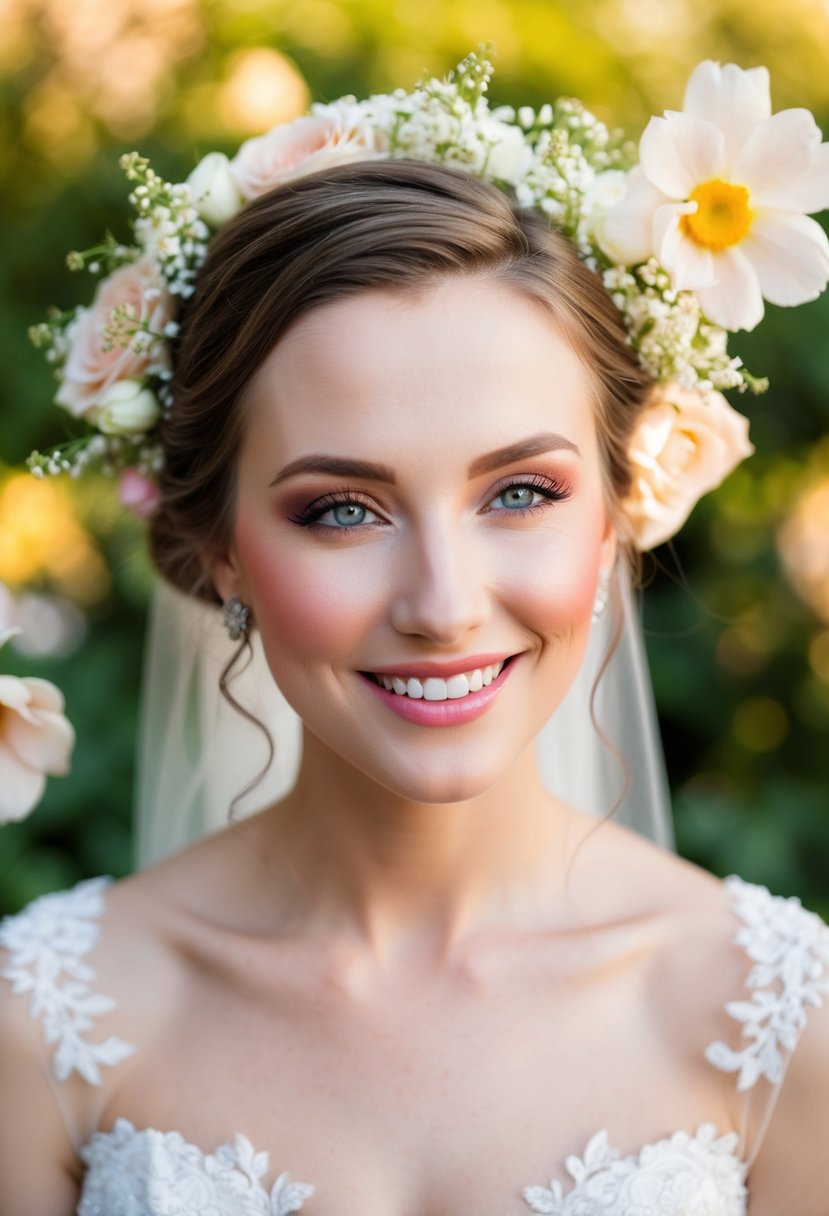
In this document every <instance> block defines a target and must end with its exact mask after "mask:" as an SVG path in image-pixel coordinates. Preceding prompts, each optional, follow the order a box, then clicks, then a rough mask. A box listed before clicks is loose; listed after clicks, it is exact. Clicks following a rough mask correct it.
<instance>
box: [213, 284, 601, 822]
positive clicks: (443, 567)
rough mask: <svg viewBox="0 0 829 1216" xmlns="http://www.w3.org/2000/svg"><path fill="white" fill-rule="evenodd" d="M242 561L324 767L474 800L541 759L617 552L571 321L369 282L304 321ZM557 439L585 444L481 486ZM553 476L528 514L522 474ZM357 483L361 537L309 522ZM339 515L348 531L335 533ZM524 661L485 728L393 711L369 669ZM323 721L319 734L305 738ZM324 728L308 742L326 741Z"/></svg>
mask: <svg viewBox="0 0 829 1216" xmlns="http://www.w3.org/2000/svg"><path fill="white" fill-rule="evenodd" d="M245 408H246V411H247V429H246V434H245V438H244V441H243V444H242V448H241V452H240V456H239V467H238V496H237V503H236V524H235V531H234V537H233V544H232V548H231V551H230V552H229V553H228V554H227V555H226V557H225V558H223V559H222V560H221V561H220V562H218V563H217V565H216V567H215V569H214V579H215V581H216V585H217V588H218V590H219V593H220V594H221V595H222V596H223V597H226V596H227V595H229V594H231V593H232V592H234V591H235V592H236V593H237V594H239V595H240V597H241V598H242V600H243V601H244V602H245V603H247V604H249V605H250V606H251V608H252V610H253V614H254V618H255V620H256V623H257V625H258V628H259V629H260V631H261V634H262V639H263V643H264V648H265V652H266V655H267V659H268V663H269V666H270V669H271V671H272V673H273V675H274V677H275V679H276V680H277V682H278V684H279V685H280V687H281V689H282V691H283V692H284V694H285V696H286V697H287V699H288V700H289V701H290V702H291V704H292V705H293V706H294V708H295V709H296V710H297V711H298V713H299V714H300V716H301V717H302V719H303V721H304V723H305V727H306V753H307V752H308V749H309V746H310V751H311V754H313V753H314V749H315V748H318V747H322V748H323V749H325V751H326V753H327V761H328V762H332V760H333V757H337V758H338V759H337V761H336V762H334V765H333V767H334V771H336V769H337V767H338V766H339V765H341V766H347V767H353V768H356V769H358V770H359V771H360V772H361V773H363V774H364V775H365V776H366V777H367V778H368V779H369V780H370V781H373V782H376V783H378V784H379V785H380V786H382V787H383V788H385V789H386V790H392V791H396V792H397V793H398V794H399V795H400V796H401V797H402V798H404V799H406V800H410V801H415V802H418V801H419V802H426V803H428V802H443V801H455V800H456V799H459V798H464V799H466V798H473V797H475V796H476V795H477V794H478V793H480V792H482V791H483V790H485V789H487V788H489V787H490V786H492V785H493V783H495V782H496V781H498V780H499V779H500V778H501V777H502V776H503V774H504V773H505V772H506V771H507V770H508V769H509V767H510V766H511V765H512V764H514V763H515V762H516V760H517V759H518V758H519V757H520V756H521V755H522V754H523V753H524V752H525V751H526V750H527V748H528V747H529V745H530V744H531V743H532V741H533V740H534V738H535V735H536V734H537V732H538V730H539V729H540V727H541V725H542V724H543V722H544V721H545V720H546V719H547V718H548V717H549V715H550V714H551V713H552V712H553V710H554V709H555V708H556V706H557V705H558V703H559V702H560V701H561V699H562V698H563V696H564V693H565V692H566V690H567V688H568V686H569V684H570V682H571V681H572V679H573V677H574V675H575V672H576V670H577V668H578V664H579V661H580V659H581V656H582V654H583V651H584V647H585V645H586V641H587V636H588V632H589V628H590V616H591V610H592V605H593V600H594V596H595V589H596V581H597V577H598V573H599V570H600V568H602V567H604V568H607V567H608V566H609V565H610V564H611V562H612V558H613V553H614V540H613V537H612V535H611V534H610V531H609V527H608V525H607V522H606V514H605V507H604V499H603V493H602V481H601V469H600V462H599V453H598V448H597V442H596V433H595V427H594V422H593V412H592V398H591V384H590V380H589V377H588V374H587V372H586V370H585V368H584V366H583V365H582V363H581V360H580V358H579V357H578V355H577V354H576V353H575V352H574V350H573V349H572V347H571V346H570V345H569V343H568V342H567V340H566V339H565V338H564V337H563V335H562V334H561V333H560V332H559V331H558V329H557V327H556V325H555V323H554V322H553V321H552V319H551V318H549V317H548V316H547V315H545V314H544V312H543V311H542V310H541V309H540V308H539V307H538V306H537V305H535V304H534V303H532V302H531V301H529V300H527V299H526V298H525V297H524V296H522V295H521V294H520V293H518V292H517V291H515V290H514V289H511V288H509V287H507V286H505V285H503V284H497V283H492V282H487V281H485V280H475V279H469V280H458V281H449V280H447V281H445V282H443V283H441V284H439V285H438V286H436V287H434V288H432V289H430V290H429V291H428V292H426V293H422V294H419V295H417V296H414V295H405V294H399V293H390V292H369V293H365V294H363V295H361V296H357V297H353V298H351V299H346V300H343V301H338V302H336V303H334V304H330V305H327V306H325V307H323V308H321V309H318V310H317V311H315V312H314V313H311V314H309V315H308V316H307V317H305V318H303V319H302V320H301V321H299V322H298V323H297V325H296V326H295V327H294V328H293V329H292V330H291V331H290V332H289V333H288V334H287V335H286V337H285V338H284V339H283V340H282V341H281V342H280V343H279V345H278V346H277V347H276V348H275V349H274V350H273V351H272V352H271V354H270V356H269V357H268V359H267V360H266V361H265V362H264V364H263V365H262V366H261V367H260V368H259V370H258V371H257V373H256V375H255V376H254V378H253V380H252V381H251V383H250V385H249V386H248V389H247V392H246V398H245ZM542 431H553V432H557V433H558V434H560V435H562V436H564V437H565V438H566V439H567V440H569V441H570V442H571V443H574V444H576V445H577V446H578V449H579V454H578V455H577V454H576V453H574V452H572V451H569V450H558V451H552V452H549V453H545V454H541V455H535V456H533V457H531V458H525V459H523V460H520V461H518V462H517V463H514V464H511V465H509V466H507V467H504V468H500V469H498V470H497V471H495V472H491V473H486V474H484V475H482V476H479V477H476V478H474V479H472V480H470V479H469V477H468V473H467V466H468V465H469V463H470V462H471V461H472V460H474V459H475V458H476V457H477V456H480V455H482V454H483V453H487V452H490V451H493V450H494V449H496V448H499V447H503V446H505V445H507V444H511V443H515V442H516V441H518V440H520V439H523V438H525V437H527V436H530V435H534V434H536V433H538V432H542ZM312 453H325V454H328V455H335V456H341V457H350V458H359V459H363V460H370V461H374V462H377V463H382V464H384V465H387V466H389V467H391V468H392V469H393V470H394V472H395V474H396V483H395V484H394V485H388V484H385V483H380V482H376V481H369V480H362V479H359V478H357V479H355V478H351V477H348V478H342V477H336V476H332V475H330V474H319V473H307V472H306V473H300V474H298V475H296V476H292V477H290V478H288V479H286V480H285V481H284V482H283V483H281V484H279V485H278V486H276V487H274V488H271V487H270V483H271V481H272V480H273V479H274V477H275V476H276V474H277V473H278V472H279V471H280V470H281V469H282V468H284V467H285V466H286V465H287V464H288V463H289V462H292V461H294V460H296V459H298V458H300V457H303V456H307V455H310V454H312ZM522 475H523V476H525V477H527V476H532V477H538V476H541V477H544V478H547V479H548V480H549V479H552V481H553V483H554V484H555V485H556V486H559V487H560V488H562V489H564V490H566V492H567V497H566V499H565V500H563V501H547V500H544V499H542V496H541V495H539V494H534V495H533V496H532V497H533V498H534V499H535V500H537V501H541V502H543V504H544V505H543V508H542V509H537V510H535V511H533V512H529V513H524V514H521V515H519V514H518V513H517V512H515V511H510V510H509V509H508V508H507V506H506V503H505V500H504V499H502V498H500V497H498V492H499V487H501V488H502V487H503V483H504V480H505V478H509V479H511V480H512V481H513V482H515V483H516V484H518V483H520V479H521V476H522ZM344 488H346V489H348V490H356V491H359V494H360V500H361V503H362V504H363V505H365V504H366V503H368V504H370V509H371V512H372V514H371V515H368V516H366V515H364V514H363V516H362V518H363V520H364V521H368V526H363V527H361V528H355V529H352V530H351V531H349V530H348V528H347V526H345V525H342V516H341V515H339V516H337V517H336V519H335V518H334V517H332V514H331V511H329V512H328V514H327V515H326V516H325V517H324V521H325V522H326V523H328V524H329V527H328V529H327V530H322V531H321V530H319V529H314V528H313V527H303V526H300V525H299V524H298V523H297V522H295V519H294V518H292V516H296V515H298V514H300V512H301V511H302V510H303V509H305V508H306V507H307V505H308V504H309V503H311V502H313V501H314V500H315V499H318V498H319V497H320V496H321V495H323V494H326V493H329V492H331V491H340V490H342V489H344ZM337 522H340V523H341V526H340V527H339V530H337V531H334V528H333V527H332V525H335V524H336V523H337ZM484 653H496V654H502V655H503V656H505V657H506V656H508V655H515V654H518V655H520V656H521V657H520V661H519V666H518V667H517V668H516V670H515V671H514V672H513V673H512V675H511V678H510V680H509V681H508V685H507V686H506V687H505V688H504V690H503V691H502V693H501V694H499V697H498V698H497V699H496V701H495V702H494V703H493V705H492V706H491V707H490V708H489V709H488V710H487V712H486V713H485V714H484V715H483V716H482V717H481V718H480V719H477V720H475V721H474V722H469V723H464V724H463V725H461V726H455V727H451V728H440V729H438V728H433V729H429V728H426V727H423V726H420V725H414V724H412V723H409V722H405V721H402V720H400V719H399V718H398V717H397V716H396V715H395V714H393V713H392V712H390V711H389V710H388V708H386V707H384V706H383V705H382V704H381V703H379V702H378V700H377V698H376V697H374V696H373V695H372V694H371V691H370V689H367V688H366V687H365V684H364V680H363V677H361V676H359V675H358V672H360V671H371V670H374V669H375V668H377V667H380V666H388V665H390V664H395V663H401V664H402V663H412V662H416V661H417V660H418V659H429V660H437V661H449V660H454V659H456V658H459V657H466V656H471V655H475V654H484ZM309 732H310V736H309ZM311 737H313V742H312V739H311Z"/></svg>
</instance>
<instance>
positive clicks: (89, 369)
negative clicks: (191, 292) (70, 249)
mask: <svg viewBox="0 0 829 1216" xmlns="http://www.w3.org/2000/svg"><path fill="white" fill-rule="evenodd" d="M119 312H120V313H121V315H122V318H123V319H124V321H125V323H126V324H127V326H128V327H131V328H135V329H136V337H135V340H130V339H128V338H126V337H124V338H123V339H119V341H117V342H115V343H112V342H111V341H110V331H111V328H112V325H113V317H114V316H117V315H118V313H119ZM172 314H173V303H172V298H171V296H170V295H169V293H168V292H167V291H166V290H165V289H164V285H163V282H162V281H161V280H160V279H159V277H158V275H157V273H156V271H155V268H154V266H153V265H152V263H151V261H150V260H149V259H148V258H140V259H139V260H138V261H137V262H130V263H128V264H127V265H126V266H120V267H119V268H118V270H115V271H113V273H112V274H111V275H109V276H108V278H106V279H104V280H103V281H102V282H101V283H100V284H99V285H98V290H97V291H96V293H95V299H94V300H93V302H92V305H91V307H89V308H79V309H78V310H77V313H76V316H75V320H74V321H73V322H72V324H71V325H70V326H69V328H68V330H67V332H66V339H67V342H68V344H69V355H68V358H67V360H66V364H65V365H64V368H63V372H62V375H61V386H60V388H59V390H58V392H57V394H56V396H55V401H56V402H57V403H58V405H62V406H64V407H65V408H66V409H68V410H69V411H70V413H72V414H75V415H76V416H77V417H80V416H85V415H87V413H88V412H89V411H90V410H94V408H95V407H96V406H97V405H98V403H99V401H100V399H101V395H102V394H103V393H104V392H105V391H106V389H108V388H109V387H110V385H113V384H116V383H117V382H118V381H119V380H124V379H127V378H135V377H137V376H140V375H142V373H143V372H144V371H145V370H146V369H147V367H148V366H149V364H150V362H151V358H152V354H151V352H150V350H149V349H148V341H147V339H149V343H151V342H152V338H151V336H150V335H149V334H146V333H145V332H144V331H143V330H141V327H142V326H145V327H147V328H148V329H149V330H150V331H151V332H152V333H153V334H161V333H162V331H163V329H164V326H165V325H166V324H167V322H168V321H170V320H171V319H172ZM158 345H159V347H160V348H161V349H162V350H163V349H165V348H166V344H165V343H159V344H158ZM157 358H158V355H156V359H157Z"/></svg>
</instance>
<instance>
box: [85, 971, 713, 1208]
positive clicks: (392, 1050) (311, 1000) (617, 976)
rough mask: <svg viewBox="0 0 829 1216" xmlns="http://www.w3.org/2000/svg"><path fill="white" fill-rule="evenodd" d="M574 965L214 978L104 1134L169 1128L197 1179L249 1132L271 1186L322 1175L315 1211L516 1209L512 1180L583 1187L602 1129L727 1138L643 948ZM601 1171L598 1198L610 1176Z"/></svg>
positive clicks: (143, 1059)
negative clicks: (188, 1150)
mask: <svg viewBox="0 0 829 1216" xmlns="http://www.w3.org/2000/svg"><path fill="white" fill-rule="evenodd" d="M579 958H580V962H579V964H578V966H576V965H575V964H573V965H571V964H570V963H569V962H568V959H567V958H566V956H564V955H561V954H559V955H558V956H557V957H556V958H555V959H550V958H549V957H548V956H546V955H545V953H544V952H543V951H540V952H539V951H536V952H535V954H533V956H532V957H530V956H529V955H528V954H527V952H526V951H525V952H523V957H522V951H521V950H520V949H518V950H515V949H513V950H512V951H510V952H508V953H507V957H506V958H504V959H502V958H499V957H491V958H489V959H488V960H486V961H485V962H483V963H482V962H481V960H476V962H475V964H474V965H473V964H470V965H468V966H463V967H460V968H457V969H454V970H453V971H452V972H451V973H450V974H443V975H441V976H440V977H436V976H434V975H431V976H430V975H428V974H426V973H423V974H420V975H419V976H417V977H410V978H409V979H408V980H407V982H405V983H403V982H401V981H400V980H399V979H398V980H396V981H394V982H388V983H385V984H384V983H382V982H378V981H377V978H376V976H374V977H369V976H367V975H365V974H362V973H361V972H360V969H359V968H356V969H355V968H354V967H346V968H342V967H337V966H335V967H328V968H326V969H324V970H323V971H322V972H319V971H318V972H316V973H315V974H314V976H313V977H312V976H310V975H309V974H308V973H307V972H304V970H303V965H302V961H301V960H293V964H292V962H291V960H290V959H284V960H281V962H280V965H279V966H278V967H276V968H272V969H271V970H268V969H264V970H262V969H260V966H259V964H258V963H257V960H255V959H251V960H250V966H249V967H248V968H247V969H243V970H242V971H241V972H239V973H234V974H232V975H229V974H227V973H224V974H222V975H217V974H213V973H212V971H211V970H210V969H207V970H206V971H205V972H204V974H203V976H202V977H201V978H200V979H199V980H198V982H195V983H193V984H190V985H188V990H189V991H190V993H191V997H190V1000H192V1006H191V1007H184V1008H178V1009H177V1011H176V1016H175V1017H171V1018H169V1019H167V1020H165V1022H164V1024H163V1025H160V1026H159V1028H158V1034H157V1043H153V1042H147V1043H146V1044H144V1045H139V1051H138V1052H137V1053H136V1056H135V1060H134V1062H132V1063H131V1065H130V1068H129V1070H128V1071H127V1072H125V1073H124V1075H123V1079H122V1082H121V1084H120V1085H119V1086H118V1088H117V1090H115V1091H114V1092H113V1094H112V1096H111V1098H110V1101H109V1103H108V1111H107V1115H106V1117H105V1118H104V1119H103V1120H102V1125H103V1126H111V1125H114V1123H115V1121H116V1120H117V1118H118V1117H119V1116H127V1117H128V1118H129V1119H130V1120H131V1122H132V1123H133V1125H134V1126H135V1127H136V1128H148V1127H150V1128H156V1129H159V1130H160V1131H161V1132H164V1131H167V1130H169V1129H178V1131H179V1132H180V1133H181V1134H182V1136H183V1137H184V1139H185V1141H187V1142H188V1143H189V1144H190V1145H192V1146H198V1149H199V1150H201V1158H199V1157H194V1158H192V1160H193V1162H195V1166H196V1169H197V1172H198V1169H199V1168H200V1166H201V1162H202V1161H203V1159H204V1154H207V1153H210V1152H212V1151H213V1150H214V1149H215V1148H216V1147H217V1146H218V1145H220V1144H223V1143H225V1142H230V1141H232V1138H233V1136H234V1135H235V1134H236V1133H241V1134H242V1135H243V1136H244V1137H245V1138H246V1142H248V1143H249V1144H250V1146H251V1149H252V1150H258V1151H260V1152H261V1151H267V1153H268V1165H267V1170H266V1171H265V1172H264V1173H263V1175H262V1185H267V1186H268V1187H270V1186H272V1185H273V1183H274V1181H275V1180H276V1179H277V1178H278V1176H279V1175H281V1173H282V1172H283V1171H290V1175H291V1177H292V1178H295V1179H302V1180H307V1181H309V1182H311V1183H313V1184H314V1186H315V1188H316V1190H315V1195H314V1199H313V1200H312V1201H310V1202H309V1207H308V1216H314V1213H319V1214H320V1216H357V1214H358V1213H359V1216H366V1214H367V1213H370V1214H373V1213H377V1216H380V1214H381V1213H382V1214H383V1216H397V1214H398V1213H399V1214H400V1216H403V1214H404V1213H406V1214H409V1213H410V1214H411V1216H438V1214H441V1216H442V1214H448V1213H450V1212H456V1211H466V1212H469V1213H474V1214H475V1216H489V1214H490V1213H491V1214H492V1216H507V1214H508V1213H512V1212H514V1213H516V1216H518V1213H523V1214H524V1216H526V1214H527V1213H528V1212H529V1210H530V1209H529V1207H528V1206H527V1201H526V1199H525V1197H524V1195H523V1193H522V1192H523V1188H524V1187H528V1186H533V1185H537V1186H542V1187H547V1188H549V1186H550V1183H551V1180H553V1179H560V1180H561V1181H562V1183H563V1184H564V1185H565V1188H566V1187H567V1186H570V1187H572V1186H574V1185H576V1182H577V1180H576V1179H574V1178H573V1176H572V1174H571V1173H570V1172H568V1168H567V1166H568V1158H571V1157H575V1158H579V1159H580V1158H581V1157H582V1155H583V1154H584V1153H585V1151H586V1148H587V1145H588V1143H589V1142H590V1141H591V1139H592V1138H593V1137H594V1134H595V1133H596V1132H598V1131H599V1130H600V1129H607V1130H608V1132H609V1134H610V1140H609V1142H608V1143H607V1144H605V1146H604V1149H603V1150H601V1151H605V1152H607V1153H610V1154H611V1156H612V1150H613V1149H615V1150H618V1151H619V1152H620V1153H621V1157H622V1158H624V1157H626V1156H627V1155H628V1154H630V1153H632V1152H638V1150H639V1149H640V1148H641V1147H642V1145H644V1144H649V1143H652V1142H654V1141H655V1140H658V1139H659V1138H661V1137H663V1136H665V1135H666V1134H670V1133H672V1132H673V1131H675V1130H676V1129H677V1128H680V1129H685V1130H687V1131H693V1130H694V1129H695V1128H696V1127H697V1126H698V1125H699V1124H701V1123H706V1122H711V1121H713V1122H714V1123H715V1124H716V1126H717V1127H719V1128H720V1129H721V1130H722V1131H727V1130H728V1129H729V1127H730V1122H729V1119H730V1116H729V1112H728V1110H727V1103H726V1102H725V1100H724V1097H722V1091H721V1090H720V1088H719V1081H718V1078H717V1077H716V1076H712V1075H711V1070H710V1069H708V1068H707V1066H705V1065H704V1063H703V1064H702V1067H699V1061H693V1062H690V1061H686V1060H685V1059H684V1058H683V1057H682V1056H681V1054H679V1053H676V1052H675V1051H674V1050H673V1044H672V1041H671V1039H670V1038H669V1037H666V1036H665V1035H664V1034H663V1033H662V1032H661V1029H660V1026H659V1018H658V1016H656V1017H655V1016H654V1002H653V999H652V992H651V970H650V967H649V965H648V963H647V956H646V954H645V953H643V952H641V951H639V950H638V949H636V948H632V949H631V952H630V955H629V957H628V960H627V964H626V965H625V966H619V965H618V961H617V963H616V965H615V967H614V968H612V969H608V968H606V967H605V966H603V964H602V957H601V954H600V953H599V954H597V955H596V957H595V958H594V959H593V960H592V964H590V965H588V963H587V962H586V960H585V954H584V951H583V950H582V951H581V953H580V955H579ZM110 1147H111V1146H110ZM142 1148H143V1149H144V1150H146V1149H147V1148H148V1145H147V1144H146V1143H145V1144H144V1145H143V1146H142ZM167 1148H169V1145H168V1146H167ZM137 1149H138V1142H137V1141H133V1142H132V1144H131V1151H137ZM166 1151H167V1149H163V1148H162V1146H161V1145H160V1144H155V1145H154V1152H156V1153H158V1152H166ZM597 1154H600V1149H597V1148H596V1147H595V1145H594V1146H593V1156H592V1160H593V1164H594V1165H596V1164H597V1161H598V1157H597ZM191 1156H192V1155H191ZM570 1164H571V1165H572V1164H573V1162H572V1161H571V1162H570ZM165 1168H166V1169H167V1171H168V1172H169V1169H170V1167H169V1165H168V1166H166V1167H165ZM585 1168H587V1167H585ZM605 1172H606V1171H605ZM213 1173H214V1178H215V1176H216V1171H215V1170H214V1171H213ZM601 1174H602V1170H601V1169H599V1170H598V1172H597V1178H599V1181H594V1182H593V1183H592V1188H593V1190H596V1189H597V1188H599V1187H600V1186H601V1187H605V1188H606V1187H607V1186H608V1185H614V1186H616V1185H617V1184H621V1179H620V1178H619V1177H617V1178H616V1182H613V1181H612V1175H611V1174H608V1175H607V1177H600V1175H601ZM587 1181H589V1180H588V1179H584V1181H583V1185H586V1184H587ZM651 1185H652V1184H651ZM608 1193H610V1192H608ZM614 1202H615V1201H614ZM266 1210H268V1209H266ZM550 1210H556V1209H550ZM564 1210H565V1209H562V1211H564ZM573 1210H574V1211H575V1210H576V1209H575V1208H574V1209H573ZM596 1210H597V1212H603V1211H604V1210H605V1209H603V1208H597V1209H596ZM607 1210H608V1211H611V1210H613V1209H607ZM619 1211H620V1212H621V1211H622V1209H619ZM614 1216H615V1212H614ZM637 1216H638V1213H637ZM729 1216H730V1214H729Z"/></svg>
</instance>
